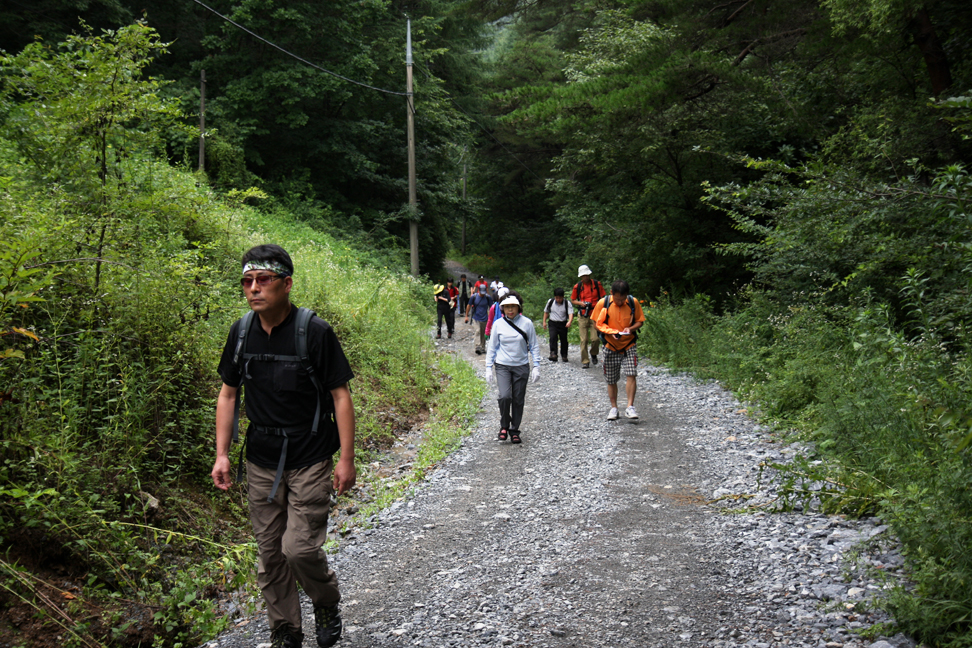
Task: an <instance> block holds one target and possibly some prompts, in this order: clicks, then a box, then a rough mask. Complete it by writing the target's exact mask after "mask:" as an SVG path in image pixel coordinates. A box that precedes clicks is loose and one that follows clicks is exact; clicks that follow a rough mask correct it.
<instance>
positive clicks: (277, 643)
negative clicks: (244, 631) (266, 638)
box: [270, 623, 304, 648]
mask: <svg viewBox="0 0 972 648" xmlns="http://www.w3.org/2000/svg"><path fill="white" fill-rule="evenodd" d="M303 643H304V633H303V632H301V631H300V630H298V629H297V628H295V627H293V626H292V625H288V624H286V623H285V624H284V625H281V626H277V627H276V628H274V629H273V630H271V631H270V648H300V647H301V645H303Z"/></svg>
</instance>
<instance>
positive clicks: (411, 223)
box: [405, 20, 419, 277]
mask: <svg viewBox="0 0 972 648" xmlns="http://www.w3.org/2000/svg"><path fill="white" fill-rule="evenodd" d="M407 30H408V33H407V35H406V38H405V93H406V95H407V96H406V98H405V99H406V101H407V103H408V239H409V247H410V248H411V257H412V276H413V277H418V276H419V255H418V220H417V215H418V214H417V212H418V198H417V197H416V193H415V97H414V96H413V95H412V21H411V20H409V21H408V23H407Z"/></svg>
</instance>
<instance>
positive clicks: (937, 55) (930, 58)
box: [908, 9, 952, 97]
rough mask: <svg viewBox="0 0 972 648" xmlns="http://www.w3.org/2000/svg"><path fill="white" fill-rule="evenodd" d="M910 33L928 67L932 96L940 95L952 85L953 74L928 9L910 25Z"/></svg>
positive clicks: (921, 11)
mask: <svg viewBox="0 0 972 648" xmlns="http://www.w3.org/2000/svg"><path fill="white" fill-rule="evenodd" d="M908 31H909V32H911V35H912V37H913V38H914V39H915V44H916V45H917V46H918V49H919V50H920V51H921V55H922V57H923V58H924V59H925V65H926V66H927V67H928V78H929V80H931V86H932V94H933V95H934V96H936V97H937V96H938V95H940V94H941V93H942V92H943V91H944V90H945V89H946V88H948V87H949V86H950V85H952V73H951V71H950V70H949V68H948V58H946V56H945V49H944V48H943V47H942V42H941V40H939V38H938V34H936V33H935V26H934V25H932V21H931V18H930V17H929V16H928V11H927V10H926V9H919V10H918V13H916V14H915V17H914V18H912V19H911V21H910V22H909V23H908Z"/></svg>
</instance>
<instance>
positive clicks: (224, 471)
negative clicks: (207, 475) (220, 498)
mask: <svg viewBox="0 0 972 648" xmlns="http://www.w3.org/2000/svg"><path fill="white" fill-rule="evenodd" d="M232 473H233V470H232V467H231V466H230V460H229V457H216V463H215V464H213V472H212V473H211V474H212V478H213V484H214V485H215V486H216V488H218V489H219V490H229V487H230V486H232V485H233V477H232Z"/></svg>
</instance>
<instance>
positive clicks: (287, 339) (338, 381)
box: [219, 306, 354, 470]
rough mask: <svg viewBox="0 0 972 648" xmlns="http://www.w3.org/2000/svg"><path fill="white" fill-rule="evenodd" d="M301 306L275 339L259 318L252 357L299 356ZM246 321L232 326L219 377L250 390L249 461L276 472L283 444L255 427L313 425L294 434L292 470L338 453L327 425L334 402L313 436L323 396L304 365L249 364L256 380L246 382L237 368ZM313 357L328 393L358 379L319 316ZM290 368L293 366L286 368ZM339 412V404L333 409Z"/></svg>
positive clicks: (313, 326)
mask: <svg viewBox="0 0 972 648" xmlns="http://www.w3.org/2000/svg"><path fill="white" fill-rule="evenodd" d="M296 318H297V307H296V306H292V307H291V310H290V314H289V315H288V316H287V319H285V320H284V321H283V322H282V323H281V324H280V325H279V326H276V327H274V328H273V330H272V331H271V335H267V332H266V331H264V330H263V327H262V326H261V325H260V322H259V321H258V320H259V318H258V316H255V317H254V320H253V322H252V325H251V326H250V330H249V332H248V333H247V335H246V349H245V350H244V351H245V352H246V353H265V354H274V355H290V356H293V355H297V341H296V337H295V334H294V328H295V320H296ZM239 327H240V321H239V320H237V321H236V323H235V324H233V326H232V327H231V328H230V333H229V338H227V340H226V346H225V347H223V355H222V357H221V358H220V360H219V375H220V377H221V378H222V379H223V382H224V383H226V384H227V385H229V386H230V387H239V386H240V383H241V381H243V386H244V397H245V399H246V414H247V416H248V417H249V419H250V421H251V426H250V432H249V434H248V440H247V444H246V458H247V459H248V460H250V461H252V462H253V463H255V464H256V465H258V466H261V467H264V468H276V467H277V462H278V461H279V460H280V450H281V448H282V446H283V437H282V436H273V435H268V434H261V433H260V432H258V431H256V430H254V429H253V426H254V425H257V426H263V427H295V426H300V425H306V426H307V432H305V433H297V434H290V435H289V437H290V442H289V443H288V445H287V463H286V466H285V469H286V470H294V469H296V468H303V467H305V466H311V465H313V464H315V463H318V462H320V461H324V460H325V459H327V458H328V457H329V456H330V455H331V454H332V453H333V452H334V450H335V449H336V448H335V447H334V437H333V430H329V429H328V426H327V425H325V416H324V412H325V411H327V409H328V403H330V400H329V399H327V398H325V399H324V400H322V402H321V411H322V413H321V422H320V425H319V429H318V432H317V434H316V435H312V434H310V428H311V424H312V423H313V422H314V412H315V411H316V409H317V393H316V390H315V389H314V383H312V382H311V379H310V376H308V375H307V372H306V371H305V370H304V369H303V367H301V366H300V362H299V361H296V360H295V361H293V362H292V363H289V362H281V361H272V360H259V359H257V358H252V359H251V360H250V361H249V363H250V364H249V374H250V376H252V379H246V380H243V373H242V372H241V371H240V367H237V366H236V365H234V364H233V353H234V351H236V342H237V337H238V335H239ZM307 353H308V355H309V356H310V361H311V364H312V365H313V367H314V373H315V375H316V376H317V379H318V382H320V384H321V387H322V388H323V389H324V391H325V392H327V391H330V390H331V389H335V388H337V387H340V386H341V385H343V384H345V383H347V382H348V381H350V380H351V379H352V378H354V373H353V372H352V371H351V365H349V364H348V359H347V358H346V357H345V356H344V351H343V350H342V349H341V343H340V342H338V339H337V335H335V334H334V330H333V329H332V328H331V327H330V325H328V324H327V322H325V321H324V320H322V319H321V318H319V317H317V316H314V317H313V318H312V319H311V322H310V325H309V326H308V327H307ZM285 365H290V366H285ZM331 407H332V408H333V406H331Z"/></svg>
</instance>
